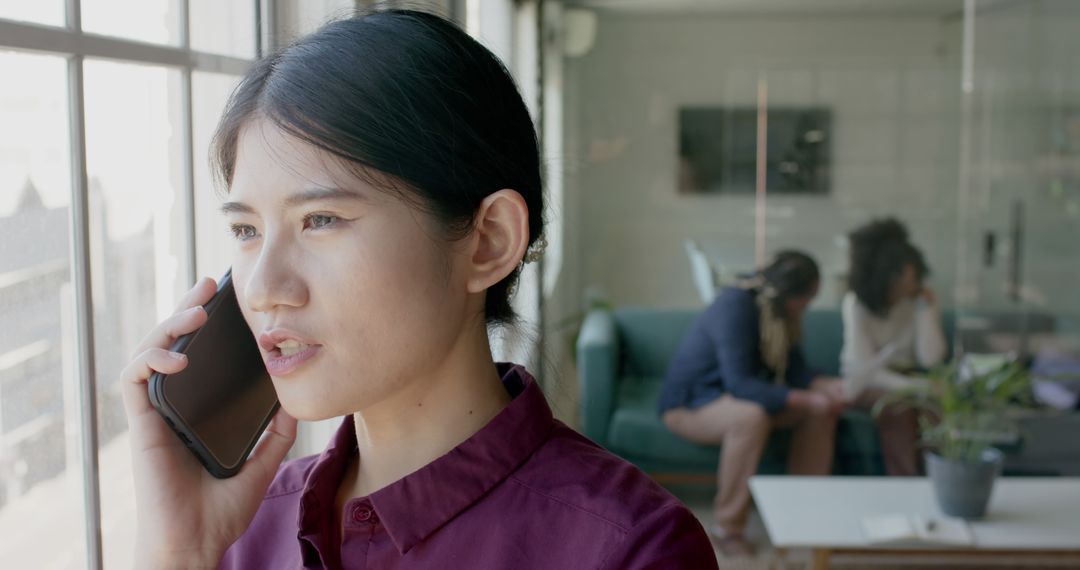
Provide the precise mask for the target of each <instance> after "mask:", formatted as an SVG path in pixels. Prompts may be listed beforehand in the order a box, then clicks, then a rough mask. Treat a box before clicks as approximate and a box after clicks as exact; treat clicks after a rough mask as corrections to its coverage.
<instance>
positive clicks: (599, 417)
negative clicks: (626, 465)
mask: <svg viewBox="0 0 1080 570" xmlns="http://www.w3.org/2000/svg"><path fill="white" fill-rule="evenodd" d="M698 313H699V312H698V311H696V310H690V309H684V310H671V309H666V310H665V309H648V308H623V309H617V310H615V311H613V312H612V311H607V310H594V311H592V312H590V313H589V314H588V315H587V316H586V318H585V322H584V324H583V325H582V329H581V333H580V335H579V337H578V342H577V366H578V375H579V380H580V389H581V400H580V406H581V419H582V429H583V431H584V433H585V435H586V436H588V437H590V438H591V439H593V440H594V441H596V442H598V443H600V444H601V445H603V446H604V447H606V448H608V449H610V450H611V451H613V452H615V453H617V454H618V455H620V456H622V457H624V458H626V459H628V460H630V461H632V462H633V463H635V464H636V465H638V466H639V467H641V468H642V469H643V470H645V471H647V472H649V473H654V474H665V475H669V474H670V475H678V474H690V473H704V472H708V473H712V472H715V470H716V465H717V461H718V457H719V448H718V447H710V446H703V445H697V444H694V443H691V442H689V441H686V440H684V439H682V438H680V437H678V436H676V435H675V434H673V433H671V432H670V431H668V429H667V428H666V427H665V426H664V424H663V423H662V422H661V421H660V417H659V415H658V413H657V401H658V395H659V392H660V385H661V383H662V382H663V378H664V373H665V372H666V370H667V367H668V362H669V361H670V360H671V357H672V356H673V355H674V353H675V351H676V349H677V348H678V346H679V344H680V343H681V342H682V339H683V336H684V335H685V334H686V332H687V330H688V329H689V328H690V325H691V324H692V323H693V321H694V319H695V318H696V317H697V315H698ZM943 320H944V321H945V322H944V325H945V328H946V334H947V335H948V336H949V337H950V338H951V334H950V333H951V331H952V329H953V318H952V315H951V314H946V315H945V316H944V317H943ZM803 330H804V331H805V332H804V342H803V350H804V351H805V353H806V357H807V360H808V362H809V363H810V365H811V366H812V367H814V368H815V369H816V370H819V371H821V372H822V373H825V374H833V375H835V374H837V373H838V372H839V370H838V368H839V359H840V348H841V344H842V343H843V329H842V323H841V318H840V312H839V311H838V310H812V311H809V312H808V313H807V315H806V317H805V319H804V321H803ZM789 438H790V433H789V432H786V431H782V430H781V431H778V432H777V433H776V434H775V435H774V436H773V437H772V438H771V439H770V442H769V445H768V446H767V448H766V450H765V453H764V454H763V457H762V462H761V465H760V468H759V471H760V472H762V473H770V474H779V473H783V472H784V465H785V457H786V454H787V453H786V452H787V446H788V440H789ZM834 472H835V473H839V474H853V475H878V474H884V467H883V464H882V461H881V451H880V444H879V442H878V438H877V432H876V430H875V429H874V425H873V422H872V420H871V418H870V416H869V414H867V413H865V412H860V411H855V410H849V411H847V412H845V413H844V415H843V418H842V419H841V422H840V425H839V427H838V433H837V448H836V461H835V465H834Z"/></svg>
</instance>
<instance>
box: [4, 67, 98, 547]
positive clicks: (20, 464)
mask: <svg viewBox="0 0 1080 570" xmlns="http://www.w3.org/2000/svg"><path fill="white" fill-rule="evenodd" d="M0 77H18V78H19V80H18V81H8V82H6V83H5V86H4V88H3V89H0V124H2V125H4V128H0V236H3V241H2V244H0V537H3V539H2V540H0V560H3V561H4V562H3V565H4V566H5V567H10V568H84V567H85V566H86V562H85V559H86V550H85V541H84V540H83V535H84V530H83V524H84V521H85V511H84V509H83V504H84V501H83V494H82V478H81V474H82V469H81V466H82V461H81V453H80V439H79V438H80V433H81V432H80V430H79V401H78V378H77V377H76V374H77V368H76V354H75V335H76V332H75V329H74V327H75V318H74V315H75V312H74V295H73V292H72V291H73V289H72V283H71V272H70V265H71V255H70V251H69V244H68V239H69V237H70V229H69V228H70V222H69V216H70V213H69V207H70V193H71V161H70V159H69V138H68V112H67V108H68V107H67V105H68V100H67V65H66V62H65V61H64V60H63V59H62V58H58V57H49V56H40V55H27V54H23V53H14V52H0ZM57 537H63V538H64V539H63V540H57Z"/></svg>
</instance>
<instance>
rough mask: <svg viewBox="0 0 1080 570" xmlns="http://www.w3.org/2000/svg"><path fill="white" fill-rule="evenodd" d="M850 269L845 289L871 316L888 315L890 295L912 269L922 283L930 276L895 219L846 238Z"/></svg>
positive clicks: (869, 226)
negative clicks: (904, 275) (902, 277)
mask: <svg viewBox="0 0 1080 570" xmlns="http://www.w3.org/2000/svg"><path fill="white" fill-rule="evenodd" d="M848 243H849V244H850V252H851V269H850V274H849V276H848V286H849V287H850V289H851V291H852V292H854V293H855V297H856V298H858V300H859V302H861V303H862V304H863V306H865V307H866V308H867V309H868V310H869V311H870V312H871V313H873V314H875V315H877V316H879V317H885V316H887V315H888V314H889V309H890V308H891V304H890V293H891V292H892V289H893V287H894V285H895V284H896V281H897V280H898V279H900V276H901V275H902V274H903V272H904V268H905V267H907V266H908V265H911V266H913V267H914V268H915V273H916V276H917V277H918V279H919V281H922V280H923V279H925V278H926V276H927V275H929V273H930V269H929V268H928V267H927V265H926V260H925V259H924V258H923V254H922V252H921V251H919V249H918V248H916V247H915V246H914V245H912V244H911V242H910V241H909V240H908V231H907V228H905V227H904V224H902V223H901V222H900V221H899V220H897V219H896V218H883V219H878V220H874V221H872V222H870V223H869V224H866V225H864V226H861V227H859V228H856V229H855V230H854V231H852V232H851V233H850V234H848Z"/></svg>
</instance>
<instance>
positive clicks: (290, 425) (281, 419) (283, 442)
mask: <svg viewBox="0 0 1080 570" xmlns="http://www.w3.org/2000/svg"><path fill="white" fill-rule="evenodd" d="M295 441H296V418H294V417H292V416H290V415H289V413H288V412H286V411H285V408H278V411H277V414H275V415H274V419H272V420H270V425H269V426H267V427H266V432H264V433H263V436H262V438H261V439H259V443H257V444H256V445H255V449H254V450H253V451H252V452H251V456H250V457H249V458H248V460H247V463H245V464H244V466H243V468H241V470H240V475H241V476H243V477H245V478H248V479H250V480H251V481H250V482H251V484H252V485H255V486H258V488H260V489H265V488H266V487H269V486H270V482H271V481H272V480H273V478H274V475H276V474H277V469H278V466H280V465H281V462H282V460H283V459H285V455H286V454H287V453H289V450H290V449H292V446H293V443H294V442H295Z"/></svg>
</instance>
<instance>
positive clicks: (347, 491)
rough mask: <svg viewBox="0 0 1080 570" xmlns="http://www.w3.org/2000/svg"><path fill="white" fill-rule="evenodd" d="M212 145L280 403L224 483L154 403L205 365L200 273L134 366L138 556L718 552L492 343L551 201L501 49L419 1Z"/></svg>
mask: <svg viewBox="0 0 1080 570" xmlns="http://www.w3.org/2000/svg"><path fill="white" fill-rule="evenodd" d="M214 145H215V147H214V156H215V163H216V166H217V168H218V174H219V175H220V178H221V180H222V181H223V182H224V184H225V187H226V188H227V193H228V196H227V199H228V202H227V203H226V204H225V205H224V206H223V208H222V209H223V211H224V212H225V214H226V217H227V219H228V224H229V228H230V230H231V232H232V234H233V235H234V237H235V238H236V247H235V250H234V259H233V266H232V272H233V281H234V283H235V286H236V295H237V300H238V301H239V304H240V306H241V308H242V310H243V313H244V317H245V319H246V321H247V323H248V325H249V326H250V328H251V330H252V332H253V333H254V334H255V336H256V337H257V338H259V340H260V344H261V350H262V351H263V356H264V358H265V359H267V360H268V361H272V362H274V363H275V365H274V366H273V367H272V369H273V370H274V371H275V374H273V383H274V387H275V389H276V390H277V393H278V397H279V399H280V402H281V405H282V411H281V412H280V413H279V414H278V415H277V416H276V417H275V418H274V420H273V422H272V423H271V424H270V427H269V428H268V430H267V434H266V435H265V436H264V438H263V440H262V441H261V442H260V443H259V445H258V446H257V447H256V449H255V450H254V452H253V453H252V455H251V457H250V459H249V460H248V461H247V463H246V464H245V465H244V467H243V469H242V470H241V471H240V473H239V474H238V475H237V476H236V477H234V478H231V479H227V480H217V479H214V478H212V477H211V476H210V475H208V474H207V473H206V472H205V471H204V470H203V469H202V467H201V466H200V465H199V464H198V462H197V461H196V460H195V459H194V458H193V457H192V456H191V455H190V454H189V453H188V452H187V451H186V450H185V448H184V446H183V444H182V443H181V442H180V440H179V439H177V438H176V437H175V436H174V435H173V434H172V433H171V432H170V431H169V429H168V428H167V426H166V425H165V424H164V423H163V422H162V419H161V418H160V417H159V416H158V414H157V413H156V412H155V411H154V409H153V408H152V407H151V406H150V404H149V402H148V399H147V394H146V386H145V383H146V380H147V377H149V376H150V375H151V374H152V373H153V372H154V371H160V372H163V373H166V374H168V373H174V372H177V371H179V370H181V369H183V368H184V367H185V366H186V364H187V363H186V360H185V358H184V357H183V356H182V355H175V354H172V353H170V352H169V351H168V350H167V347H168V346H170V344H171V343H172V342H173V340H174V339H175V338H176V337H178V336H179V335H182V334H185V333H189V332H191V331H194V330H196V329H198V328H199V327H200V326H201V325H202V324H203V323H204V322H205V321H206V314H205V312H204V311H203V310H202V308H201V307H200V306H199V305H201V304H203V303H205V302H207V301H208V300H209V299H210V297H211V296H212V294H213V291H214V283H213V281H212V280H209V279H204V280H202V281H200V282H199V283H198V284H196V286H195V287H194V288H193V289H192V290H191V291H190V292H189V293H188V294H187V296H186V297H185V299H184V300H183V302H182V303H181V306H180V310H179V311H178V312H177V313H176V314H174V315H173V316H172V317H170V318H169V319H167V320H166V321H164V322H163V323H161V324H160V325H159V326H158V327H157V328H156V329H155V330H154V331H153V332H151V333H150V335H149V336H148V337H147V338H146V340H145V341H144V343H143V345H142V347H141V348H140V350H139V351H138V352H137V354H138V356H136V357H135V359H134V360H133V361H132V362H131V364H130V365H129V366H128V367H127V368H126V369H125V371H124V373H123V376H124V382H123V385H124V399H125V405H126V409H127V414H128V420H129V422H130V424H131V426H132V445H133V462H134V471H135V477H136V489H135V490H136V497H137V505H138V509H137V515H138V519H139V524H138V528H139V540H138V541H137V543H136V548H137V559H138V561H139V562H138V567H140V568H164V567H185V568H193V567H222V568H299V567H305V568H363V567H378V568H440V569H441V568H515V569H522V568H526V569H527V568H571V567H590V568H620V569H621V568H644V567H650V568H653V567H705V568H708V567H715V564H716V561H715V556H714V554H713V551H712V548H711V546H710V544H709V542H708V539H707V536H706V535H705V533H704V532H703V530H702V529H701V526H700V525H699V524H698V523H697V521H696V520H695V519H694V518H693V516H692V515H691V514H690V512H689V511H688V510H687V509H686V508H685V507H684V506H682V505H681V504H680V503H679V502H678V501H677V500H676V499H675V498H674V497H672V496H671V495H670V494H668V493H667V492H665V491H663V490H662V489H661V488H660V487H658V486H657V485H656V484H654V483H652V482H651V481H650V480H649V479H648V478H647V477H646V476H645V475H644V474H643V473H642V472H640V471H639V470H637V469H636V468H634V467H632V466H631V465H629V464H628V463H626V462H624V461H622V460H620V459H618V458H616V457H614V456H613V455H611V454H609V453H607V452H605V451H603V450H602V449H600V448H599V447H598V446H596V445H595V444H593V443H592V442H590V441H588V440H587V439H585V438H584V437H582V436H579V435H578V434H576V433H575V432H573V431H572V430H570V429H569V428H567V427H566V426H565V425H563V424H561V423H560V422H558V421H555V420H554V419H552V416H551V411H550V409H549V408H548V406H547V403H546V402H545V400H544V396H543V394H542V393H541V392H540V388H539V387H538V386H537V384H536V382H535V381H534V380H533V378H532V377H531V376H530V375H529V373H528V372H526V371H525V370H524V369H523V368H521V367H520V366H515V365H510V364H495V363H494V362H493V361H492V356H491V351H490V348H489V346H488V336H487V333H488V326H489V325H494V324H498V323H508V322H511V321H512V320H513V313H512V311H511V308H510V304H509V291H510V290H511V288H512V286H513V283H514V281H515V279H516V278H517V275H518V271H519V268H520V264H521V262H522V260H523V258H526V257H527V251H529V250H530V248H531V249H532V252H533V253H532V254H529V255H535V254H537V253H539V250H540V249H542V246H539V245H538V243H542V239H541V238H540V235H541V230H542V218H541V215H540V213H541V209H542V198H541V184H540V163H539V157H538V153H537V143H536V137H535V133H534V130H533V126H532V122H531V120H530V118H529V115H528V112H527V111H526V108H525V105H524V103H523V102H522V100H521V97H520V96H519V94H518V93H517V91H516V89H515V87H514V85H513V81H512V80H511V78H510V76H509V74H508V73H507V71H506V70H505V69H504V68H503V67H502V65H501V64H500V63H499V61H498V60H497V59H496V58H495V57H494V56H493V55H492V54H491V53H489V52H488V51H487V50H485V49H484V48H483V47H481V46H480V44H478V43H477V42H476V41H474V40H473V39H471V38H470V37H469V36H468V35H467V34H465V33H464V32H462V31H460V30H459V29H458V28H456V27H455V26H453V25H452V24H450V23H448V22H446V21H444V20H442V19H440V18H438V17H436V16H432V15H428V14H423V13H418V12H411V11H401V10H390V11H383V12H370V13H365V14H362V15H359V16H357V17H354V18H350V19H346V20H341V21H337V22H332V23H330V24H327V25H326V26H324V27H323V28H321V29H320V30H319V31H317V32H315V33H314V34H312V35H310V36H307V37H305V38H302V39H300V40H299V41H297V42H296V43H295V44H293V45H291V46H289V47H287V48H285V49H284V50H282V51H280V52H278V53H275V54H273V55H271V56H269V57H268V58H266V59H263V60H262V61H259V62H257V63H256V64H255V66H254V68H253V69H252V70H251V71H250V72H249V73H248V74H247V76H246V77H245V78H244V79H243V81H242V82H241V84H240V86H239V87H238V88H237V90H236V92H235V93H234V94H233V96H232V98H231V99H230V102H229V104H228V107H227V109H226V111H225V114H224V116H223V118H222V120H221V122H220V125H219V128H218V131H217V133H216V137H215V143H214ZM289 356H294V357H295V358H292V359H289V358H287V357H289ZM283 358H284V360H283ZM335 416H344V421H343V422H342V424H341V427H340V429H339V430H338V432H337V434H336V435H335V436H334V438H333V439H332V441H330V442H329V445H328V447H327V448H326V450H325V451H324V452H323V453H322V454H320V455H318V456H311V457H306V458H303V459H299V460H296V461H292V462H289V463H286V464H285V465H280V463H281V461H282V458H283V457H284V456H285V453H286V452H287V451H288V449H289V448H290V446H291V445H292V443H293V440H294V438H295V434H296V419H294V418H299V419H303V420H320V419H325V418H331V417H335Z"/></svg>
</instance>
